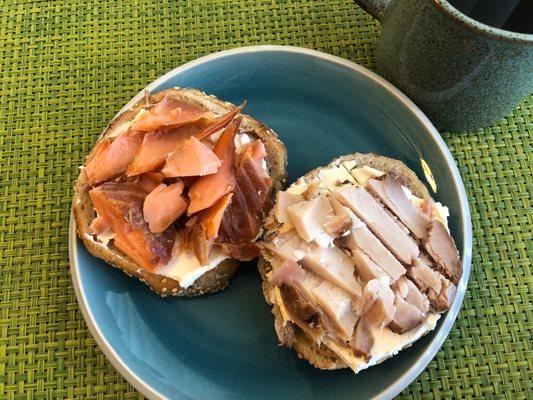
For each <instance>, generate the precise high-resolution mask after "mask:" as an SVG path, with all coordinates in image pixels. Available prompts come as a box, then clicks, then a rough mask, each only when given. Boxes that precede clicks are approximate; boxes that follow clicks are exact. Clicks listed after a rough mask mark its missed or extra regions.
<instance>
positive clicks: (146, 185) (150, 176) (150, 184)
mask: <svg viewBox="0 0 533 400" xmlns="http://www.w3.org/2000/svg"><path fill="white" fill-rule="evenodd" d="M164 178H165V177H164V176H163V174H162V173H161V172H146V173H144V174H141V175H137V176H135V177H134V178H128V180H130V181H132V182H133V183H136V184H137V185H139V187H140V188H141V189H142V190H144V192H145V193H146V194H148V193H150V192H151V191H152V190H154V189H155V188H156V187H158V186H159V185H160V184H162V183H163V179H164Z"/></svg>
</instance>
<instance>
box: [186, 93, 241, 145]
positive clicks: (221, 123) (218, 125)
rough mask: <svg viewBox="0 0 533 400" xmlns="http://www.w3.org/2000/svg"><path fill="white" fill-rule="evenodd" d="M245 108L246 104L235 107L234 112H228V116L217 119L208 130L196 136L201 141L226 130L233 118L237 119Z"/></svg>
mask: <svg viewBox="0 0 533 400" xmlns="http://www.w3.org/2000/svg"><path fill="white" fill-rule="evenodd" d="M245 106H246V102H244V103H242V104H241V105H240V106H239V107H235V108H234V109H233V110H231V111H229V112H227V113H226V114H224V115H221V116H219V117H216V118H215V119H213V121H212V122H211V123H210V124H209V125H208V126H207V127H206V128H204V129H203V130H202V131H200V132H198V133H197V134H195V136H196V137H197V138H198V139H199V140H202V139H205V138H207V137H209V136H210V135H212V134H213V133H215V132H218V131H219V130H221V129H224V128H225V127H226V126H227V125H228V124H229V123H230V122H231V121H232V120H233V118H235V117H236V116H237V114H238V113H239V112H241V111H242V109H243V108H244V107H245Z"/></svg>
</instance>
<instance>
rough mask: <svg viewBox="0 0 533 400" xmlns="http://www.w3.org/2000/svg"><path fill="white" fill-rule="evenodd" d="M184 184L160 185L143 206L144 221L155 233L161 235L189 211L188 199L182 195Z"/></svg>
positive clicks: (179, 182)
mask: <svg viewBox="0 0 533 400" xmlns="http://www.w3.org/2000/svg"><path fill="white" fill-rule="evenodd" d="M182 192H183V182H181V181H178V182H176V183H173V184H171V185H168V186H167V185H165V184H164V183H162V184H160V185H159V186H158V187H156V188H155V189H154V190H153V191H151V192H150V193H149V194H148V196H146V199H145V200H144V205H143V216H144V220H145V221H146V222H147V223H148V227H149V229H150V231H151V232H153V233H161V232H163V231H164V230H165V229H167V228H168V227H169V226H170V224H172V223H173V222H174V221H176V220H177V219H178V218H179V217H180V216H181V215H182V214H183V213H184V212H185V210H187V205H188V204H187V199H186V198H185V197H184V196H182V195H181V193H182Z"/></svg>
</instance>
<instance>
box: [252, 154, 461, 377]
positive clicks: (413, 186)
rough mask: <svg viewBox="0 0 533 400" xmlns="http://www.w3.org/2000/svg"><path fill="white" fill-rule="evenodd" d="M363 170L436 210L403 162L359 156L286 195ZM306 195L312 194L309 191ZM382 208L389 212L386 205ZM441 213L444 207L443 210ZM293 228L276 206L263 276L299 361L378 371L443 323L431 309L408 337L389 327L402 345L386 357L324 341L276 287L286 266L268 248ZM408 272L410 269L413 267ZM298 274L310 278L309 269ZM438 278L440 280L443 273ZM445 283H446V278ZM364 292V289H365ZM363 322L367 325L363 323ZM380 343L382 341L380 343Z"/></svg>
mask: <svg viewBox="0 0 533 400" xmlns="http://www.w3.org/2000/svg"><path fill="white" fill-rule="evenodd" d="M362 167H371V168H374V169H375V170H379V171H381V172H383V173H385V174H389V175H392V176H393V177H394V178H395V179H397V181H399V182H400V183H401V185H402V186H404V187H405V188H407V189H409V190H410V192H411V193H412V194H413V195H414V196H416V197H418V198H419V199H427V201H431V202H432V204H436V203H435V202H434V201H433V199H432V198H431V196H430V195H429V192H428V190H427V188H426V186H425V185H424V184H423V183H422V182H421V181H420V180H419V178H418V177H417V176H416V174H415V173H414V172H413V171H412V170H410V169H409V168H408V167H407V166H406V165H405V164H403V163H402V162H401V161H398V160H395V159H391V158H387V157H383V156H379V155H376V154H360V153H355V154H350V155H346V156H343V157H340V158H337V159H335V160H333V161H332V162H331V163H330V164H329V165H327V166H325V167H320V168H316V169H314V170H312V171H310V172H308V173H307V174H306V175H304V176H303V177H301V178H299V179H298V180H297V181H296V182H295V183H294V184H293V185H291V186H290V187H289V188H288V189H287V190H286V191H287V192H291V193H302V191H304V190H308V189H309V188H312V187H313V186H314V185H316V186H318V187H323V188H325V187H326V186H328V184H327V182H325V180H326V178H325V177H327V174H325V173H324V171H329V170H333V169H335V168H342V169H343V171H342V172H341V175H343V174H344V176H346V175H345V174H347V175H348V176H350V175H352V174H351V171H353V170H354V169H358V168H362ZM344 179H346V178H344V177H342V178H340V179H339V182H338V184H339V185H340V184H341V182H340V181H341V180H344ZM304 193H306V192H305V191H304ZM280 194H281V193H280ZM308 196H310V197H305V198H307V199H308V200H309V198H313V196H314V195H313V194H310V195H308ZM382 206H383V207H384V205H383V204H382ZM439 207H441V206H440V204H439ZM384 208H385V207H384ZM444 220H446V216H444ZM291 222H292V221H291V220H290V219H289V221H288V222H287V221H285V222H284V223H283V222H280V221H278V219H277V218H276V206H274V207H273V208H272V209H271V211H270V214H269V216H268V217H267V218H265V225H264V226H265V234H264V236H263V243H262V253H261V257H260V259H259V264H258V267H259V272H260V274H261V277H262V280H263V294H264V297H265V300H266V302H267V303H268V304H269V305H271V306H272V314H273V316H274V328H275V331H276V333H277V336H278V339H279V342H280V344H281V345H284V346H287V347H289V348H293V349H294V350H295V351H296V353H297V355H298V357H299V358H302V359H305V360H307V361H308V362H309V363H311V364H312V365H313V366H315V367H316V368H319V369H323V370H334V369H341V368H351V369H352V370H353V371H354V372H355V373H357V372H359V371H361V370H363V369H365V368H368V367H370V366H372V365H375V364H378V363H381V362H382V361H384V360H385V359H387V358H389V357H391V356H393V355H395V354H397V353H398V351H400V350H401V349H403V348H406V347H409V346H411V344H412V343H413V342H415V341H416V340H418V339H419V338H420V337H421V336H423V335H425V334H426V333H428V332H429V331H431V330H432V329H434V328H435V326H436V323H437V320H438V319H439V317H440V312H442V311H444V307H441V308H439V309H438V310H434V309H430V310H429V311H428V313H427V315H426V318H425V320H424V321H423V322H422V323H420V324H419V325H418V326H416V327H415V328H413V329H411V330H409V331H407V332H404V333H403V334H402V335H397V334H395V333H393V332H390V330H389V329H388V328H386V327H385V328H383V331H382V332H384V333H385V334H386V335H388V336H389V337H394V338H395V340H396V339H397V343H396V345H395V346H394V347H393V348H391V350H390V351H386V352H382V354H368V355H362V354H357V352H355V351H352V349H350V348H349V346H348V345H339V343H338V342H337V341H335V340H330V339H328V337H327V335H326V336H325V337H324V336H323V335H320V334H318V333H317V331H316V330H314V329H313V326H315V325H313V324H316V323H315V322H312V323H310V324H306V323H303V322H302V319H300V318H299V317H298V316H296V317H295V315H294V313H293V312H292V311H293V310H294V309H290V307H288V306H289V304H287V300H285V297H282V296H281V291H280V290H279V287H277V286H279V284H278V285H274V284H273V280H274V278H273V275H275V271H274V270H275V268H274V265H278V267H277V268H279V265H280V263H279V258H278V257H276V254H274V253H273V251H272V247H269V245H268V244H269V243H274V244H277V243H279V242H277V243H276V242H275V240H276V239H277V238H278V237H280V236H281V235H282V234H283V233H284V232H287V231H288V230H291V229H293V228H294V226H293V224H292V223H291ZM293 230H294V229H293ZM452 242H453V239H452ZM293 254H296V253H293ZM300 257H301V256H300ZM276 260H277V261H276ZM298 264H299V265H300V267H301V266H302V265H304V264H302V262H301V261H298ZM406 268H407V269H409V267H407V266H406ZM298 269H299V270H300V271H301V270H305V271H306V273H310V272H309V270H307V268H305V267H301V268H298ZM435 273H436V274H439V273H438V272H435ZM311 275H313V273H311ZM355 276H356V279H360V278H358V277H357V274H355ZM439 276H440V275H439ZM319 278H320V277H319ZM443 279H445V278H444V277H443ZM324 280H327V279H324ZM359 282H361V280H359ZM451 286H453V287H455V286H454V285H453V284H451ZM362 287H364V283H363V285H362ZM450 293H451V294H450V298H449V299H447V300H448V301H449V302H450V303H451V301H452V300H453V296H454V294H455V292H452V291H450ZM437 308H438V307H437ZM313 321H314V320H313ZM359 321H361V318H360V319H359ZM356 324H357V322H356ZM318 325H320V322H318ZM356 327H357V325H356ZM385 331H386V332H385ZM386 335H385V336H386ZM374 336H375V335H374ZM400 336H402V337H403V338H402V339H401V340H400V339H398V338H399V337H400ZM374 340H376V339H375V338H374ZM381 347H382V346H381ZM374 348H375V347H374ZM373 351H374V350H373ZM376 352H377V351H376Z"/></svg>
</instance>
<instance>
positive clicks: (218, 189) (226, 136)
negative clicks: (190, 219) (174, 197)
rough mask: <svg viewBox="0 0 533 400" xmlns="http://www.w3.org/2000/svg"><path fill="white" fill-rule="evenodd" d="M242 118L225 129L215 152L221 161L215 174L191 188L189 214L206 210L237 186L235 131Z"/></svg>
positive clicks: (204, 178)
mask: <svg viewBox="0 0 533 400" xmlns="http://www.w3.org/2000/svg"><path fill="white" fill-rule="evenodd" d="M241 121H242V118H236V119H234V120H233V121H232V122H231V123H230V124H229V125H228V126H227V128H226V129H225V130H224V132H223V133H222V135H221V136H220V139H219V140H218V142H217V144H216V145H215V149H214V153H215V155H216V156H217V157H218V159H219V160H220V161H221V166H220V168H219V169H218V171H217V172H216V173H215V174H211V175H206V176H203V177H201V178H199V179H198V180H196V181H195V182H194V183H193V184H192V186H191V187H190V188H189V198H190V203H189V209H188V210H187V214H188V215H191V214H194V213H195V212H198V211H201V210H204V209H206V208H208V207H211V206H212V205H213V204H215V203H216V202H217V201H218V200H219V199H220V198H221V197H222V196H224V195H225V194H227V193H229V192H231V191H232V190H233V188H234V186H235V176H234V175H235V172H234V169H235V167H234V165H233V164H234V160H235V143H234V138H235V132H236V131H237V129H238V127H239V125H240V124H241Z"/></svg>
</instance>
